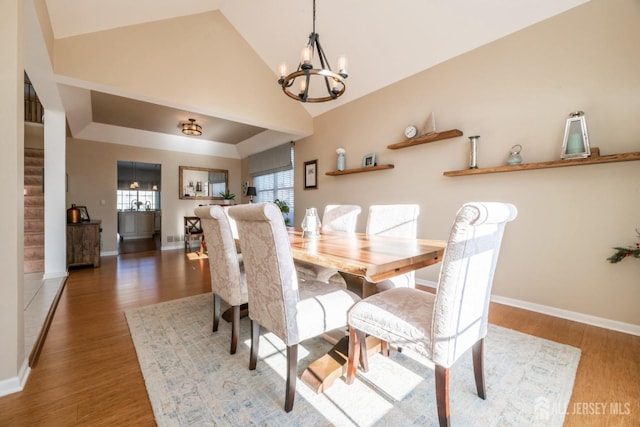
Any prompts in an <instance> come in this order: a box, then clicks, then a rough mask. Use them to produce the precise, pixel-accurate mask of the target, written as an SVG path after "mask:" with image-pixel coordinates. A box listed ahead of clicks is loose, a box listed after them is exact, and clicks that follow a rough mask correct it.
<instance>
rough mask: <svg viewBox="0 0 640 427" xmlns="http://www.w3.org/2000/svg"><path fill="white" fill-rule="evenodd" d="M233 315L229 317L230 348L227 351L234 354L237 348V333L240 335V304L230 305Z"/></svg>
mask: <svg viewBox="0 0 640 427" xmlns="http://www.w3.org/2000/svg"><path fill="white" fill-rule="evenodd" d="M232 310H233V317H232V318H231V349H230V350H229V353H231V354H236V349H237V348H238V335H240V306H239V305H234V306H233V307H232Z"/></svg>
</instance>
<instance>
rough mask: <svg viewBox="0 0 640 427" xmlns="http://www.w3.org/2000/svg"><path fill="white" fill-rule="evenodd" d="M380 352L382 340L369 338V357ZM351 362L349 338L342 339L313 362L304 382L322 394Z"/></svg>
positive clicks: (305, 372) (307, 370) (303, 375)
mask: <svg viewBox="0 0 640 427" xmlns="http://www.w3.org/2000/svg"><path fill="white" fill-rule="evenodd" d="M379 352H380V340H379V339H377V338H375V337H367V355H368V356H369V357H371V356H373V355H374V354H376V353H379ZM348 360H349V337H348V336H345V337H343V338H341V339H340V340H339V341H338V342H337V343H336V344H335V345H334V346H333V348H331V350H329V352H328V353H327V354H325V355H324V356H322V357H321V358H320V359H318V360H316V361H314V362H312V363H311V364H310V365H309V366H308V367H307V369H305V370H304V372H303V373H302V376H301V378H302V381H304V382H305V384H307V385H308V386H309V387H311V388H312V389H313V390H314V391H315V392H316V393H322V392H324V391H325V390H326V389H328V388H329V387H331V386H332V385H333V383H334V382H335V380H336V379H338V378H340V377H341V376H342V375H343V374H344V373H345V372H346V369H347V361H348Z"/></svg>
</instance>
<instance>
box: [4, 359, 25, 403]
mask: <svg viewBox="0 0 640 427" xmlns="http://www.w3.org/2000/svg"><path fill="white" fill-rule="evenodd" d="M30 373H31V368H30V367H29V360H27V359H24V361H23V362H22V366H21V367H20V371H19V372H18V375H17V376H15V377H13V378H7V379H6V380H0V397H2V396H6V395H9V394H13V393H17V392H19V391H22V389H24V385H25V384H26V383H27V378H29V374H30Z"/></svg>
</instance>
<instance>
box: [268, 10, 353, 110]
mask: <svg viewBox="0 0 640 427" xmlns="http://www.w3.org/2000/svg"><path fill="white" fill-rule="evenodd" d="M316 53H317V57H318V59H319V60H320V68H314V66H313V63H312V61H313V59H314V54H316ZM346 69H347V59H346V58H345V57H344V56H341V57H340V58H339V59H338V70H339V71H338V72H337V73H334V72H333V71H331V67H330V66H329V61H327V57H326V55H325V54H324V50H322V46H321V45H320V36H319V34H318V33H316V0H313V31H312V32H311V34H309V43H307V46H306V47H305V48H304V49H302V55H301V59H300V64H299V65H298V69H297V70H296V71H294V72H293V73H291V74H287V66H286V64H282V65H280V78H279V79H278V84H279V85H280V86H282V90H283V92H284V93H285V94H286V95H287V96H289V97H290V98H293V99H295V100H296V101H300V102H325V101H331V100H332V99H336V98H338V97H339V96H341V95H342V94H343V93H344V90H345V89H346V86H345V83H344V81H345V79H346V78H347V77H348V74H347V70H346ZM312 77H313V81H316V82H318V81H322V80H324V87H321V88H319V89H316V90H315V91H314V92H312V94H311V95H310V94H309V89H310V86H311V81H312V79H311V78H312ZM296 80H298V90H297V92H295V90H296V89H295V88H294V89H293V90H292V86H293V85H294V84H295V81H296ZM320 85H321V86H322V83H320ZM325 91H326V94H325ZM325 95H326V96H325Z"/></svg>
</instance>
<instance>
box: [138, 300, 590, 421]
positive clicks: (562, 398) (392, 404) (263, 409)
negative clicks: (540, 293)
mask: <svg viewBox="0 0 640 427" xmlns="http://www.w3.org/2000/svg"><path fill="white" fill-rule="evenodd" d="M212 310H213V304H212V298H211V294H202V295H196V296H193V297H188V298H183V299H179V300H175V301H169V302H165V303H160V304H155V305H151V306H147V307H142V308H138V309H134V310H129V311H127V312H126V317H127V321H128V323H129V329H130V331H131V336H132V338H133V342H134V344H135V348H136V351H137V353H138V360H139V362H140V366H141V368H142V373H143V375H144V379H145V383H146V386H147V391H148V393H149V399H150V400H151V405H152V406H153V411H154V414H155V418H156V422H157V424H158V425H159V426H213V425H217V426H238V425H243V426H245V425H260V426H283V425H287V426H291V425H295V426H314V427H316V426H372V425H376V426H387V425H388V426H399V425H402V426H406V425H421V426H424V425H437V423H438V417H437V411H436V403H435V386H434V380H433V369H432V367H430V366H429V364H428V363H427V362H426V361H424V360H422V359H420V357H418V356H415V355H412V354H410V353H409V352H406V351H405V352H403V353H397V352H394V351H392V356H391V357H389V358H386V357H382V356H380V355H376V356H374V357H371V358H370V360H369V365H370V366H369V372H368V373H367V374H363V373H361V372H359V373H358V377H357V379H356V381H355V382H354V384H352V385H351V386H348V385H346V384H345V383H344V380H343V378H342V379H338V380H336V382H335V383H334V385H333V386H332V387H331V388H330V389H329V390H327V391H326V392H325V393H323V394H316V393H315V392H314V391H312V390H311V389H310V388H309V387H307V386H306V384H304V382H303V381H302V380H301V379H300V375H301V374H302V371H303V370H304V368H305V367H306V366H307V365H308V364H309V363H311V361H313V360H315V359H316V358H318V357H320V356H321V355H322V354H324V353H326V352H327V351H328V350H329V348H330V347H331V345H330V344H329V343H328V342H327V341H325V340H323V339H322V338H318V339H312V340H308V341H305V342H303V343H302V344H301V345H300V346H299V347H298V356H299V360H298V381H297V390H296V398H295V405H294V408H293V411H292V412H290V413H288V414H287V413H286V412H284V409H283V406H284V391H285V390H284V389H285V373H286V355H285V347H284V345H283V344H282V342H281V341H280V340H279V339H278V338H276V337H275V336H273V335H271V334H269V333H266V334H263V336H262V338H261V341H260V358H259V359H258V367H257V369H256V370H255V371H250V370H249V369H248V365H249V345H250V333H249V320H248V319H247V318H244V319H243V320H242V322H241V329H240V342H239V344H238V352H237V353H236V354H235V355H230V354H229V342H230V339H231V333H230V325H229V324H228V323H227V322H225V321H222V320H221V322H220V328H219V330H218V332H217V333H212V332H211V318H212ZM485 347H486V355H485V376H486V383H487V400H482V399H480V398H478V397H477V395H476V391H475V382H474V379H473V378H474V377H473V366H472V361H471V355H470V352H468V354H465V356H463V357H462V358H461V359H460V360H458V362H456V364H455V365H454V367H453V368H452V371H451V379H450V387H451V419H452V423H453V425H458V426H470V425H481V426H533V425H540V426H561V425H562V423H563V420H564V414H565V412H566V409H567V405H568V402H569V399H570V397H571V391H572V389H573V383H574V379H575V373H576V369H577V366H578V361H579V359H580V350H578V349H576V348H573V347H569V346H566V345H563V344H557V343H555V342H551V341H547V340H543V339H540V338H536V337H533V336H530V335H526V334H522V333H519V332H516V331H513V330H509V329H505V328H501V327H498V326H494V325H491V326H490V329H489V333H488V335H487V338H486V345H485Z"/></svg>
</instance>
